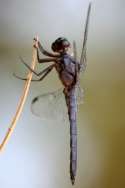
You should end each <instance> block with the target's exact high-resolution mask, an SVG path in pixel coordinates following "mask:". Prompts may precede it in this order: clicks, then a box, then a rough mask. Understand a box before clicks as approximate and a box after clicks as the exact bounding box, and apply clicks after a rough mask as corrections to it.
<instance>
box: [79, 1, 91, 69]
mask: <svg viewBox="0 0 125 188" xmlns="http://www.w3.org/2000/svg"><path fill="white" fill-rule="evenodd" d="M90 12H91V3H89V6H88V11H87V17H86V23H85V30H84V39H83V45H82V53H81V58H80V67H81V71H85V69H86V64H87V58H86V43H87V36H88V27H89V20H90Z"/></svg>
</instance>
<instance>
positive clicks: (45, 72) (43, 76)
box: [13, 64, 55, 81]
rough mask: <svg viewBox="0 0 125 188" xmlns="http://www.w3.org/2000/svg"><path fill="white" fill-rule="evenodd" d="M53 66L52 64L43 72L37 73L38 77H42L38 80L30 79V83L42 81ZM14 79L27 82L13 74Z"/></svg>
mask: <svg viewBox="0 0 125 188" xmlns="http://www.w3.org/2000/svg"><path fill="white" fill-rule="evenodd" d="M54 66H55V64H52V65H50V66H49V67H47V68H46V69H44V70H43V71H41V72H40V73H39V75H38V76H41V75H42V77H40V78H39V79H36V80H35V79H32V80H31V81H41V80H43V78H45V76H46V75H47V74H48V73H49V72H50V71H51V70H52V69H53V68H54ZM13 75H14V76H15V77H16V78H18V79H20V80H27V78H22V77H20V76H17V75H16V74H15V73H14V74H13Z"/></svg>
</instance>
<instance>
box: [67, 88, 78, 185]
mask: <svg viewBox="0 0 125 188" xmlns="http://www.w3.org/2000/svg"><path fill="white" fill-rule="evenodd" d="M65 97H66V102H67V106H68V114H69V121H70V178H71V182H72V184H74V183H75V176H76V170H77V125H76V115H77V101H76V100H77V99H76V95H75V87H73V88H72V89H70V91H68V93H66V94H65Z"/></svg>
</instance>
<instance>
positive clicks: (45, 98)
mask: <svg viewBox="0 0 125 188" xmlns="http://www.w3.org/2000/svg"><path fill="white" fill-rule="evenodd" d="M31 111H32V113H33V114H34V115H35V116H37V117H40V118H42V119H43V120H52V119H54V120H57V119H60V120H64V119H66V117H67V108H66V103H65V98H64V94H63V89H59V90H57V91H54V92H50V93H44V94H41V95H39V96H37V97H35V98H34V99H33V100H32V103H31Z"/></svg>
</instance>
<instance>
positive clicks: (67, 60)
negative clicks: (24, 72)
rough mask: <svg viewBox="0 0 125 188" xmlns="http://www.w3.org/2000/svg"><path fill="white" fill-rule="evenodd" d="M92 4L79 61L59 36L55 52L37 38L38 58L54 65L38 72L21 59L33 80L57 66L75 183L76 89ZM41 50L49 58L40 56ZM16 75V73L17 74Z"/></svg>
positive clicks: (72, 178) (84, 57)
mask: <svg viewBox="0 0 125 188" xmlns="http://www.w3.org/2000/svg"><path fill="white" fill-rule="evenodd" d="M90 9H91V4H89V8H88V12H87V19H86V25H85V32H84V40H83V49H82V54H81V59H80V61H79V62H78V61H77V60H76V50H75V49H74V55H75V56H74V57H72V56H70V55H69V54H68V48H69V47H70V43H69V42H68V40H67V39H66V38H62V37H60V38H58V39H56V40H55V42H54V43H52V46H51V48H52V50H53V51H54V53H50V52H48V51H46V50H45V49H44V48H43V46H42V45H41V43H40V42H39V41H38V40H37V39H36V38H35V39H34V40H35V47H36V48H37V59H38V62H39V63H48V62H54V63H53V64H52V65H50V66H48V67H47V68H46V69H44V70H43V71H41V72H40V73H37V72H36V71H34V70H32V69H31V68H30V66H29V65H28V64H27V63H25V62H24V61H23V59H21V61H22V62H23V64H25V66H26V67H27V68H28V69H30V70H31V71H32V72H33V73H34V74H35V75H36V76H38V77H39V79H36V80H32V81H42V80H43V79H44V78H45V77H46V76H47V75H48V73H49V72H50V71H51V70H52V69H53V68H55V69H56V71H57V73H58V76H59V79H60V80H61V82H62V84H63V86H64V90H63V93H64V95H65V99H66V104H67V108H68V116H69V122H70V177H71V182H72V184H74V182H75V176H76V170H77V117H76V116H77V96H76V89H77V87H78V84H79V74H80V72H81V69H82V68H83V69H84V68H85V63H86V41H87V31H88V22H89V15H90ZM39 50H40V52H41V53H42V54H44V55H45V56H48V58H42V59H40V57H39ZM15 76H16V75H15ZM16 77H17V78H19V79H22V80H26V79H25V78H22V77H19V76H16ZM37 100H38V97H36V98H34V100H33V101H32V104H34V103H35V102H36V101H37Z"/></svg>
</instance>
